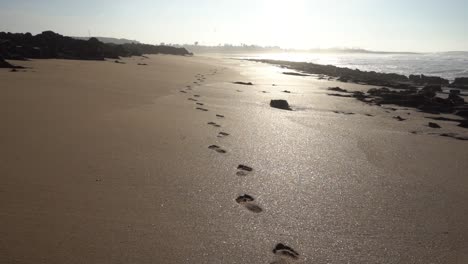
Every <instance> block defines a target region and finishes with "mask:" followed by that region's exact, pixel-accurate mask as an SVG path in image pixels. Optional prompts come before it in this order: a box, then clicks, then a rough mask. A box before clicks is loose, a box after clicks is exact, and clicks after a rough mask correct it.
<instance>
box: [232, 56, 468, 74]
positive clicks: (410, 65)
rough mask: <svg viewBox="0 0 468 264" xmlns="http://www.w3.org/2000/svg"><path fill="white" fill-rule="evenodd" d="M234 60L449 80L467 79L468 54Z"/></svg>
mask: <svg viewBox="0 0 468 264" xmlns="http://www.w3.org/2000/svg"><path fill="white" fill-rule="evenodd" d="M230 57H235V58H249V59H274V60H286V61H296V62H312V63H317V64H326V65H335V66H338V67H346V68H351V69H359V70H362V71H376V72H385V73H398V74H403V75H407V76H408V75H410V74H424V75H429V76H440V77H443V78H446V79H449V80H454V79H455V78H457V77H468V52H446V53H425V54H323V53H322V54H320V53H259V54H237V55H232V56H231V55H230Z"/></svg>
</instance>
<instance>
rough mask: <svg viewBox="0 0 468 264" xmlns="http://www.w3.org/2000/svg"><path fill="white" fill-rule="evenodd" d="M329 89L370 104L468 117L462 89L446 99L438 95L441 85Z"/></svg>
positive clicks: (342, 95) (467, 105)
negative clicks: (353, 89)
mask: <svg viewBox="0 0 468 264" xmlns="http://www.w3.org/2000/svg"><path fill="white" fill-rule="evenodd" d="M328 90H331V91H336V92H340V94H329V95H331V96H340V97H353V98H356V99H358V100H360V101H362V102H365V103H369V104H376V105H384V104H392V105H398V106H405V107H412V108H417V109H419V110H421V111H423V112H427V113H433V114H440V113H448V114H455V115H458V116H461V117H464V118H468V104H467V103H466V102H465V100H464V99H463V97H461V96H460V91H459V90H451V91H450V94H449V95H448V97H447V98H446V99H445V98H441V97H438V96H437V92H439V91H441V87H440V85H427V86H425V87H424V88H422V89H416V88H414V89H406V90H397V89H391V88H386V87H383V88H371V89H369V90H368V91H367V93H363V92H359V91H356V92H349V91H348V90H345V89H342V88H339V87H333V88H328ZM456 121H458V120H456ZM459 126H460V127H466V126H467V122H466V121H461V123H460V125H459Z"/></svg>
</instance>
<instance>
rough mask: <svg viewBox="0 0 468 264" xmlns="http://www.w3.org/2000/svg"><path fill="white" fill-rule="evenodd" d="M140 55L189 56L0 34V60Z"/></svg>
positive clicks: (163, 49) (166, 49) (173, 50)
mask: <svg viewBox="0 0 468 264" xmlns="http://www.w3.org/2000/svg"><path fill="white" fill-rule="evenodd" d="M143 54H173V55H190V54H191V53H189V52H188V51H187V50H186V49H185V48H177V47H171V46H154V45H146V44H139V43H138V44H137V43H130V44H122V45H117V44H110V43H103V42H100V41H99V40H98V39H96V38H90V39H89V40H80V39H74V38H71V37H65V36H62V35H60V34H57V33H54V32H52V31H45V32H42V33H41V34H38V35H35V36H33V35H32V34H31V33H26V34H21V33H18V34H13V33H5V32H0V56H2V57H3V58H4V59H15V60H24V59H26V58H35V59H50V58H60V59H82V60H103V59H104V58H113V59H117V58H119V57H128V56H141V55H143Z"/></svg>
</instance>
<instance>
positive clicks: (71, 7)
mask: <svg viewBox="0 0 468 264" xmlns="http://www.w3.org/2000/svg"><path fill="white" fill-rule="evenodd" d="M467 14H468V0H445V1H440V0H392V1H389V0H288V1H279V0H233V1H228V0H198V1H190V0H185V1H184V0H171V1H158V0H133V1H130V0H80V1H69V0H63V1H59V0H9V1H6V0H0V31H10V32H31V33H33V34H36V33H40V32H42V31H45V30H53V31H55V32H58V33H61V34H63V35H69V36H88V32H91V35H92V36H104V37H119V38H120V37H121V38H128V39H135V40H138V41H141V42H145V43H151V44H156V43H160V42H165V43H178V44H184V43H194V42H195V41H198V42H200V43H201V44H207V45H218V44H224V43H231V44H240V43H245V44H257V45H265V46H266V45H268V46H281V47H283V48H330V47H347V48H351V47H354V48H365V49H371V50H385V51H454V50H457V51H458V50H465V51H467V50H468V15H467Z"/></svg>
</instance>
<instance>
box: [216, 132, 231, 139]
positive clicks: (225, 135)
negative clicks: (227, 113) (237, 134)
mask: <svg viewBox="0 0 468 264" xmlns="http://www.w3.org/2000/svg"><path fill="white" fill-rule="evenodd" d="M227 136H229V134H228V133H226V132H219V133H218V137H219V138H223V137H227Z"/></svg>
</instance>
